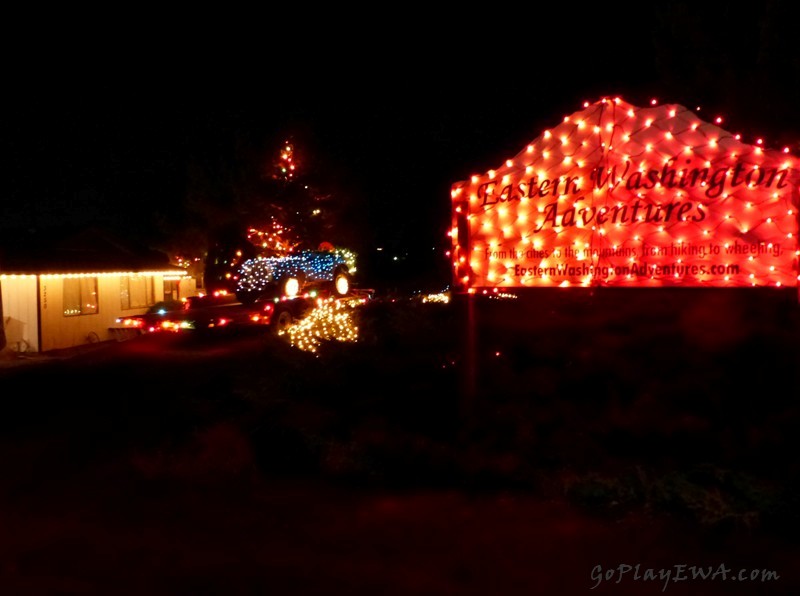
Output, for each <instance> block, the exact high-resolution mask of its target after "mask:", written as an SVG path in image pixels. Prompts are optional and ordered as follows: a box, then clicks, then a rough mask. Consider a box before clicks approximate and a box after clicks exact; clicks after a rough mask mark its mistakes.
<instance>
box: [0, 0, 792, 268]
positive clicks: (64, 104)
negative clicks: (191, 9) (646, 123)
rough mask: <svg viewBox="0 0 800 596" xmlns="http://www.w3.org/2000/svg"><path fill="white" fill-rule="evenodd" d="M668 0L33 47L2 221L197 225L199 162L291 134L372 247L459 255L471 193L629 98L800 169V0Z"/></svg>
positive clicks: (394, 12)
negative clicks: (614, 101)
mask: <svg viewBox="0 0 800 596" xmlns="http://www.w3.org/2000/svg"><path fill="white" fill-rule="evenodd" d="M657 4H658V6H649V5H648V4H641V5H639V4H635V3H625V2H621V3H615V4H614V7H613V8H612V9H601V8H600V7H599V6H598V7H596V8H591V9H590V8H585V9H578V8H576V7H575V6H571V5H570V6H566V5H565V6H564V8H558V7H550V8H544V9H539V12H533V13H530V14H527V13H525V14H523V13H520V14H516V13H515V12H513V11H511V10H510V9H502V11H500V10H498V8H497V6H496V5H494V4H487V5H485V6H478V9H480V10H478V9H471V11H470V13H469V14H458V15H449V16H447V15H445V16H438V17H433V16H432V15H429V14H427V13H425V12H422V11H421V10H416V9H411V8H409V7H406V6H403V7H397V8H387V9H386V13H385V14H380V15H379V14H378V13H375V14H371V13H370V14H365V13H363V12H359V13H355V12H351V13H348V12H346V11H344V9H342V10H343V11H342V12H339V13H336V14H334V15H323V14H320V15H314V16H316V17H318V18H317V19H316V20H317V21H318V22H317V23H316V24H312V23H309V22H308V20H309V17H310V15H309V14H307V13H308V12H310V11H311V9H310V8H308V9H301V10H299V11H298V13H297V14H288V13H283V14H277V13H276V14H273V15H270V16H268V17H263V16H259V17H256V15H248V14H245V13H242V14H235V15H232V14H209V15H192V17H193V19H192V20H191V22H190V21H189V20H185V19H184V15H169V17H168V18H166V17H165V18H162V17H160V16H159V17H158V18H156V17H155V16H154V15H135V16H129V17H128V16H126V17H125V18H126V19H127V20H125V23H126V26H125V27H121V26H120V28H119V29H117V30H112V29H103V28H102V27H100V26H94V25H92V26H90V25H85V26H80V25H74V26H73V28H71V29H69V30H68V31H67V30H64V29H56V28H54V29H53V30H51V31H46V30H41V31H38V32H37V34H36V36H34V37H25V36H24V35H23V36H20V40H22V39H24V40H25V43H24V44H21V42H20V43H17V41H18V40H11V41H10V42H8V43H9V46H8V49H9V51H8V52H6V53H5V57H4V62H5V65H6V67H5V69H4V74H3V76H4V85H3V86H4V88H5V91H4V96H5V97H4V99H5V100H6V101H5V103H6V108H5V109H4V112H3V114H4V116H3V118H2V121H0V122H2V131H1V132H0V138H1V140H2V148H3V149H2V150H3V153H4V155H5V159H4V166H5V167H4V171H5V176H4V182H5V184H4V191H3V198H2V201H1V202H0V226H2V227H16V226H25V227H40V226H47V225H51V224H54V223H81V222H93V221H113V222H122V224H124V225H126V226H132V227H133V226H135V227H137V228H142V229H146V228H147V226H149V225H151V220H152V218H153V214H154V213H156V212H171V213H176V212H178V206H180V205H181V204H182V202H183V201H184V200H185V197H186V195H187V188H188V187H190V186H191V185H192V184H193V183H195V184H196V180H194V181H193V180H192V179H191V177H192V174H191V171H192V168H195V171H196V168H198V167H199V168H201V169H202V170H203V171H204V172H205V175H206V176H208V177H210V178H214V177H215V176H216V175H217V174H219V172H221V171H224V170H226V169H227V168H231V167H234V166H232V162H233V161H235V159H236V155H239V154H240V153H237V151H239V150H240V149H241V148H242V147H245V148H247V149H248V150H250V151H256V152H257V151H261V152H263V153H264V155H269V156H271V155H272V154H271V153H270V152H271V151H277V149H278V147H279V146H280V142H281V140H282V139H283V138H292V139H294V140H295V142H296V143H297V147H298V150H299V151H302V152H303V153H300V154H299V156H298V157H300V158H301V159H302V158H303V157H305V158H307V159H309V160H311V161H313V163H315V164H316V165H317V166H324V168H325V169H326V171H328V172H333V173H334V174H335V175H334V176H333V177H332V181H333V183H335V185H336V188H335V189H334V190H335V191H336V192H340V193H344V194H347V195H348V196H350V197H351V198H352V200H353V201H354V204H355V205H356V206H357V212H358V214H359V216H360V218H361V219H360V220H359V222H358V225H359V226H361V227H362V228H363V232H364V234H363V238H364V244H366V245H374V246H378V245H385V246H387V247H389V248H390V249H391V250H393V251H410V252H412V253H413V252H420V253H426V251H429V250H434V249H435V251H440V249H442V248H443V247H444V246H445V244H446V241H445V236H444V234H445V231H446V228H447V226H448V223H449V208H450V203H449V189H450V186H451V184H452V183H454V182H457V181H459V180H463V179H465V178H467V177H468V176H470V175H471V174H473V173H482V172H485V171H486V170H487V169H490V168H492V167H496V166H498V165H500V164H501V163H502V162H503V161H504V160H505V159H506V158H507V157H510V156H513V155H515V154H516V153H518V152H519V151H520V150H521V149H522V148H523V147H524V146H525V145H526V144H527V143H528V142H530V141H532V140H533V139H535V138H536V137H537V136H538V135H539V134H540V133H541V132H542V131H543V130H544V129H545V128H548V127H551V126H553V125H555V124H557V123H558V122H560V121H561V119H562V118H563V117H564V116H566V115H568V114H571V113H572V112H575V111H577V110H579V109H581V107H582V106H581V104H582V103H583V102H584V101H591V102H593V101H596V100H598V99H600V98H601V97H603V96H608V95H610V96H615V95H619V96H621V97H622V98H623V99H625V100H626V101H629V102H630V103H633V104H634V105H643V104H645V103H646V102H648V101H649V100H650V99H651V98H656V99H657V100H658V101H659V102H663V103H678V104H682V105H686V106H692V107H694V106H701V108H702V111H701V114H700V115H701V117H704V116H705V117H706V118H707V119H709V120H711V119H712V118H714V117H716V116H717V115H722V116H724V117H725V118H726V120H725V124H723V126H726V125H727V126H728V127H730V129H731V130H735V131H736V132H741V133H742V134H743V135H744V136H745V138H748V137H749V138H751V139H755V138H756V137H759V136H763V137H764V138H765V139H766V142H767V144H768V145H773V146H785V145H790V146H791V147H792V149H793V151H794V152H795V153H800V151H798V149H800V144H799V142H800V118H799V117H798V116H797V114H796V110H797V106H800V89H798V87H797V85H800V83H798V82H797V81H800V49H798V47H797V44H796V43H795V41H794V40H795V39H796V35H795V33H796V31H795V29H796V24H797V22H798V20H797V18H796V17H797V16H798V12H799V11H798V8H797V7H796V4H794V3H791V2H777V1H769V2H760V3H754V4H750V5H748V6H747V9H746V10H744V9H742V8H736V7H734V6H733V5H729V4H728V3H725V2H703V3H697V4H702V6H696V5H695V3H691V2H661V3H657ZM194 17H197V19H196V20H195V19H194ZM76 22H77V21H76ZM106 26H109V25H108V24H106V25H103V27H106ZM793 28H794V29H793ZM101 31H102V32H101ZM23 58H24V59H23ZM195 176H196V174H195Z"/></svg>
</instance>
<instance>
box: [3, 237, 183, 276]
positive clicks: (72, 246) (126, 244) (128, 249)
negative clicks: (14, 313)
mask: <svg viewBox="0 0 800 596" xmlns="http://www.w3.org/2000/svg"><path fill="white" fill-rule="evenodd" d="M114 271H131V272H144V271H165V272H176V273H177V272H179V271H182V269H180V268H179V267H177V266H175V265H172V264H171V263H170V261H169V257H168V256H167V255H166V254H165V253H163V252H160V251H157V250H153V249H151V248H149V247H146V246H143V245H141V244H139V243H137V242H135V241H133V240H131V239H128V238H124V237H122V236H121V235H120V234H118V233H115V232H112V231H109V230H105V229H101V228H97V227H89V228H78V229H75V228H58V229H39V230H31V229H26V230H3V231H0V274H43V273H95V272H96V273H107V272H114Z"/></svg>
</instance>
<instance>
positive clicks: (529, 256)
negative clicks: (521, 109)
mask: <svg viewBox="0 0 800 596" xmlns="http://www.w3.org/2000/svg"><path fill="white" fill-rule="evenodd" d="M798 163H799V162H798V159H797V158H795V157H793V156H791V155H789V154H788V152H786V151H784V152H781V151H773V150H766V149H763V148H762V147H761V146H760V145H758V144H757V145H750V144H746V143H744V142H742V141H741V140H740V139H739V137H738V136H736V135H733V134H731V133H729V132H727V131H725V130H723V129H722V128H720V127H719V126H717V125H715V124H711V123H708V122H704V121H702V120H700V119H699V118H698V117H697V115H696V114H695V113H694V112H692V111H690V110H688V109H686V108H684V107H683V106H679V105H662V106H656V107H650V108H638V107H635V106H632V105H630V104H628V103H625V102H624V101H622V100H620V99H613V100H612V99H602V100H600V101H598V102H596V103H594V104H591V105H587V106H586V107H585V109H584V110H583V111H580V112H576V113H575V114H573V115H571V116H569V117H567V118H565V119H564V121H563V122H562V123H561V124H559V125H558V126H557V127H555V128H554V129H552V130H549V131H545V132H544V133H543V134H542V135H540V136H539V137H538V138H537V139H535V140H534V141H533V142H532V143H531V144H530V145H528V146H527V147H526V148H525V149H524V150H523V151H522V152H520V153H519V154H518V155H516V156H515V157H513V158H512V159H509V160H507V161H506V162H505V163H504V164H503V165H502V166H501V167H499V168H497V169H496V170H491V171H489V172H487V173H486V174H484V175H482V176H473V177H472V178H471V179H470V180H466V181H462V182H458V183H456V184H454V185H453V186H452V189H451V199H452V206H453V224H452V228H451V230H450V236H451V238H452V245H453V253H452V255H453V277H454V281H455V286H456V288H457V289H460V290H462V291H463V290H470V289H478V288H506V287H554V286H564V287H569V286H591V285H606V286H615V287H616V286H623V287H625V286H627V287H658V286H731V287H737V286H772V287H778V286H797V285H798V243H797V232H798V192H799V191H798V183H799V182H800V171H799V170H798Z"/></svg>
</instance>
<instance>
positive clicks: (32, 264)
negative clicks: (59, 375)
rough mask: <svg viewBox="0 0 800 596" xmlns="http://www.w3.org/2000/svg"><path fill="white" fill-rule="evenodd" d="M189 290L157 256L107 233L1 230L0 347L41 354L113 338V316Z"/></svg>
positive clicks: (188, 280) (178, 272) (189, 281)
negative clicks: (1, 334)
mask: <svg viewBox="0 0 800 596" xmlns="http://www.w3.org/2000/svg"><path fill="white" fill-rule="evenodd" d="M195 293H196V284H195V280H194V278H192V277H191V276H188V275H187V274H186V271H185V270H183V269H182V268H180V267H178V266H176V265H173V264H171V263H170V261H169V258H168V257H167V255H165V254H164V253H161V252H158V251H154V250H152V249H149V248H146V247H142V246H138V245H137V244H135V243H133V242H131V241H130V240H127V239H123V238H121V237H120V236H119V235H117V234H115V233H113V232H110V231H108V230H105V229H102V228H98V227H89V228H82V229H46V230H45V229H42V230H20V231H4V232H3V233H2V234H0V316H2V323H3V326H2V330H3V331H4V334H5V345H3V342H2V341H1V340H2V337H0V349H2V348H6V349H11V350H15V351H19V352H48V351H51V350H59V349H64V348H72V347H76V346H80V345H84V344H87V343H96V342H102V341H109V340H113V339H118V335H117V333H118V331H117V330H116V329H115V326H116V319H117V317H119V316H124V315H132V314H140V313H143V312H145V311H146V310H147V309H148V307H150V306H152V305H153V304H155V303H156V302H159V301H161V300H165V299H168V300H169V299H181V298H184V297H187V296H191V295H194V294H195Z"/></svg>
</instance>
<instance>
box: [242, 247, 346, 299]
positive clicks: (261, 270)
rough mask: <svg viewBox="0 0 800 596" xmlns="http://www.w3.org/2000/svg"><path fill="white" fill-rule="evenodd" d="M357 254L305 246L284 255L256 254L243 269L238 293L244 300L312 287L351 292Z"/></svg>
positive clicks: (289, 294) (290, 294)
mask: <svg viewBox="0 0 800 596" xmlns="http://www.w3.org/2000/svg"><path fill="white" fill-rule="evenodd" d="M353 271H355V267H354V265H353V258H352V257H351V258H347V257H346V256H345V254H343V252H342V251H327V250H304V251H301V252H298V253H296V254H289V255H286V256H282V257H256V258H253V259H248V260H247V261H245V262H244V263H243V264H242V266H241V268H240V270H239V279H238V282H237V289H236V295H237V296H238V297H239V299H240V300H241V301H242V302H246V303H249V302H252V301H254V300H256V299H257V298H264V297H290V298H291V297H294V296H298V295H299V294H301V293H304V292H307V291H310V290H322V291H326V292H327V291H330V292H331V293H332V294H333V295H335V296H339V297H341V296H347V295H348V294H349V293H350V276H351V274H352V273H353Z"/></svg>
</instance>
